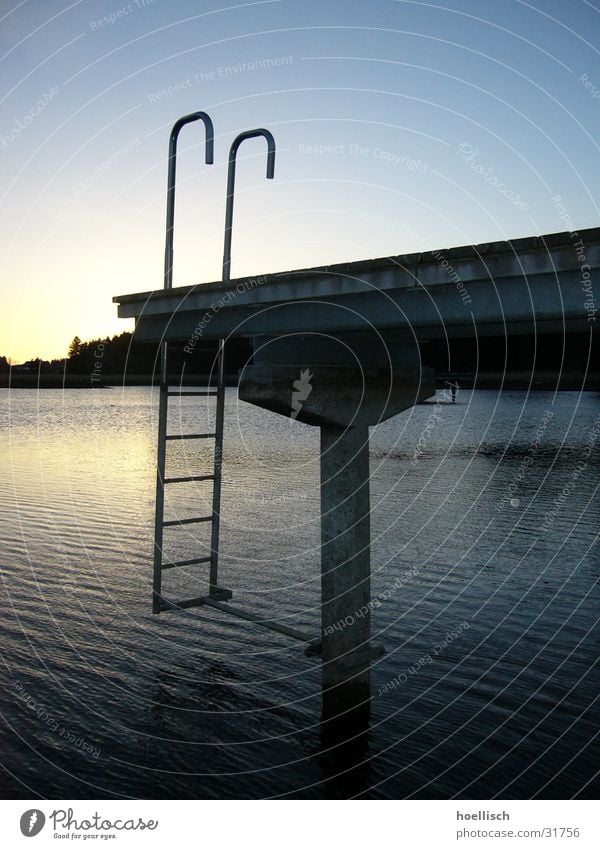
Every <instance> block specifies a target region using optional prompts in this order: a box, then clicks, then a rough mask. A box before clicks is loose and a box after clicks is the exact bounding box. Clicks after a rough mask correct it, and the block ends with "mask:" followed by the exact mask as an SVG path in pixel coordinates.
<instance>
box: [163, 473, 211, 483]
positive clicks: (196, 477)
mask: <svg viewBox="0 0 600 849" xmlns="http://www.w3.org/2000/svg"><path fill="white" fill-rule="evenodd" d="M214 479H215V476H214V475H187V477H183V478H165V480H164V483H189V482H190V481H214Z"/></svg>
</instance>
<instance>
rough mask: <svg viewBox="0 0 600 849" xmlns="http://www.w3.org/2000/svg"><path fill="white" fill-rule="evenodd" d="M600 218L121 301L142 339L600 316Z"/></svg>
mask: <svg viewBox="0 0 600 849" xmlns="http://www.w3.org/2000/svg"><path fill="white" fill-rule="evenodd" d="M599 267H600V228H597V227H595V228H590V229H587V230H581V231H579V232H578V233H568V232H566V233H553V234H549V235H545V236H531V237H527V238H522V239H514V240H510V241H506V242H491V243H485V244H480V245H467V246H463V247H456V248H450V249H448V250H436V251H429V252H426V253H414V254H404V255H400V256H395V257H382V258H379V259H373V260H361V261H358V262H351V263H341V264H338V265H331V266H326V267H321V268H306V269H300V270H296V271H286V272H280V273H275V274H267V275H261V276H256V277H243V278H238V279H235V280H232V281H231V282H230V283H229V284H228V285H227V286H222V285H221V284H220V283H218V282H215V283H206V284H198V285H194V286H183V287H178V288H175V289H170V290H164V289H159V290H156V291H151V292H143V293H140V294H133V295H122V296H119V297H116V298H115V299H114V300H115V302H117V303H118V304H119V316H120V317H122V318H130V317H134V318H135V319H136V336H137V338H138V339H141V340H148V341H158V340H160V339H164V338H166V339H169V340H173V339H177V340H186V339H189V338H191V337H192V335H193V334H194V333H196V334H197V335H199V336H201V337H202V338H221V337H225V336H242V337H243V336H246V337H247V336H260V335H273V334H282V333H301V332H311V331H312V332H315V331H327V332H330V333H331V332H352V331H364V330H368V329H370V328H372V327H375V328H377V329H378V330H381V331H383V332H385V331H399V330H400V331H402V330H404V331H407V332H409V333H410V334H413V333H415V334H416V335H417V336H418V337H419V338H420V339H428V338H437V337H440V336H442V335H449V336H471V335H474V334H475V333H476V334H477V335H497V334H502V335H504V334H505V333H507V334H511V335H512V334H520V333H531V332H532V331H533V332H537V333H546V332H557V331H558V332H561V331H563V330H567V331H569V332H573V331H577V330H580V331H581V330H586V329H587V328H589V327H590V320H589V319H590V309H589V306H588V307H585V306H584V304H585V303H588V304H589V301H590V300H591V298H590V297H588V296H587V295H586V293H585V290H584V285H585V284H586V283H587V284H589V282H590V281H591V279H592V276H593V275H594V273H595V272H596V271H597V270H598V268H599Z"/></svg>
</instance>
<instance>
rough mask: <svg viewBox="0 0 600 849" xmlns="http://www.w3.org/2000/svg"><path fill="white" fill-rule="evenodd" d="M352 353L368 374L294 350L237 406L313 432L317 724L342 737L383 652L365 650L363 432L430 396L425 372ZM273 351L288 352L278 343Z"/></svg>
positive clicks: (244, 391)
mask: <svg viewBox="0 0 600 849" xmlns="http://www.w3.org/2000/svg"><path fill="white" fill-rule="evenodd" d="M284 342H285V343H286V344H284ZM265 347H266V346H265ZM356 347H357V346H356V345H355V349H354V350H353V352H352V357H354V358H355V360H356V359H357V358H358V354H360V358H359V359H358V361H359V363H360V362H366V363H367V365H368V366H369V367H364V368H360V369H359V368H356V362H354V367H350V366H348V365H332V362H331V361H332V360H333V359H334V353H333V352H331V354H330V355H329V356H328V353H329V352H328V349H327V348H324V347H323V346H319V345H315V347H314V350H313V349H312V348H311V346H309V345H306V344H303V345H302V347H301V351H302V358H300V356H299V354H298V352H296V356H297V358H298V359H297V362H298V364H297V365H289V364H283V363H281V362H275V363H272V364H269V363H267V362H266V361H265V360H263V362H262V363H261V364H258V365H253V366H250V367H248V368H246V369H245V370H244V371H243V373H242V374H241V376H240V383H239V389H238V393H239V397H240V400H242V401H248V402H249V403H251V404H255V405H256V406H259V407H263V408H265V409H267V410H272V411H273V412H276V413H280V414H281V415H284V416H288V417H292V418H295V419H297V420H298V421H301V422H304V423H306V424H310V425H315V426H317V427H320V429H321V593H322V597H321V610H322V630H321V654H322V668H323V719H324V720H334V719H335V722H332V723H329V724H330V725H331V726H333V725H336V726H337V729H338V730H339V729H340V728H344V729H346V728H349V729H351V731H352V733H354V732H355V731H357V730H359V729H360V727H364V725H365V721H366V720H367V719H368V715H369V702H370V695H371V688H370V664H371V661H372V659H373V658H374V657H377V656H379V655H381V654H382V653H383V647H381V646H379V647H377V646H373V645H372V644H371V641H370V636H371V634H370V620H371V617H370V612H371V610H370V608H371V588H370V505H369V426H370V425H374V424H377V423H379V422H381V421H384V420H385V419H387V418H389V417H390V416H393V415H396V413H399V412H401V411H402V410H406V409H408V408H409V407H412V406H413V405H414V404H416V403H418V402H419V401H422V400H424V399H425V398H429V397H431V396H432V395H434V394H435V383H434V380H433V372H432V371H431V370H430V369H425V368H422V367H421V366H420V365H419V364H410V365H407V366H404V367H402V366H399V365H396V364H393V367H392V368H391V369H383V368H375V367H374V366H375V363H374V362H373V363H372V362H370V361H369V356H371V352H370V351H369V349H368V348H365V351H364V352H363V351H357V350H356ZM273 349H274V350H275V351H276V353H278V356H279V357H281V358H282V357H283V356H284V355H286V353H287V355H289V356H292V354H293V353H294V346H293V345H292V344H291V343H290V341H289V340H287V339H285V340H283V341H282V343H281V345H280V346H279V347H278V346H275V345H274V346H273ZM401 353H402V354H404V351H402V352H401ZM335 356H339V352H338V351H337V350H336V351H335ZM319 359H320V360H321V362H319ZM323 360H325V362H323ZM308 653H312V652H311V650H310V649H309V651H308ZM332 730H333V729H332Z"/></svg>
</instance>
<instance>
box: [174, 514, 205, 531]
mask: <svg viewBox="0 0 600 849" xmlns="http://www.w3.org/2000/svg"><path fill="white" fill-rule="evenodd" d="M211 521H212V516H198V517H197V518H194V519H169V521H168V522H163V528H169V527H172V526H173V525H194V524H195V523H196V522H211Z"/></svg>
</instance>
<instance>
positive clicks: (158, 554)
mask: <svg viewBox="0 0 600 849" xmlns="http://www.w3.org/2000/svg"><path fill="white" fill-rule="evenodd" d="M194 121H202V123H203V124H204V131H205V143H204V160H205V162H206V164H207V165H212V163H213V160H214V137H215V132H214V127H213V122H212V121H211V119H210V116H209V115H207V114H206V112H192V113H190V114H189V115H184V116H182V117H181V118H179V120H178V121H176V122H175V124H173V128H172V129H171V134H170V136H169V163H168V169H167V217H166V228H165V229H166V233H165V260H164V275H163V284H164V288H165V289H171V288H172V287H173V229H174V223H175V177H176V165H177V140H178V138H179V133H180V132H181V130H182V128H183V127H185V125H186V124H190V123H192V122H194ZM168 357H169V350H168V343H167V342H166V341H165V342H163V343H162V345H161V347H160V388H159V405H158V446H157V457H156V497H155V509H154V561H153V562H154V567H153V579H152V612H153V613H160V611H161V604H160V595H161V590H162V560H163V528H164V524H163V521H164V509H165V466H166V446H167V417H168V398H169V368H168Z"/></svg>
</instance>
